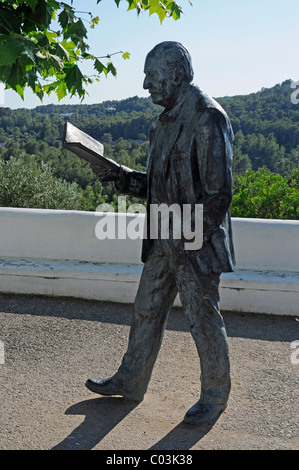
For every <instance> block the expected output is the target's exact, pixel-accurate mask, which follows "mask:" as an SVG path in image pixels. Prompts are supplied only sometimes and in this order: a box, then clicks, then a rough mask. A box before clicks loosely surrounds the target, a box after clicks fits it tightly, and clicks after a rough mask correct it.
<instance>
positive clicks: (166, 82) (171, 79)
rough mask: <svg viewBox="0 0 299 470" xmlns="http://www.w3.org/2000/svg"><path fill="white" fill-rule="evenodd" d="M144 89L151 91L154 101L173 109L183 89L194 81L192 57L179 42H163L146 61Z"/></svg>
mask: <svg viewBox="0 0 299 470" xmlns="http://www.w3.org/2000/svg"><path fill="white" fill-rule="evenodd" d="M144 73H145V79H144V83H143V88H144V89H146V90H149V93H150V95H151V97H152V100H153V102H154V103H156V104H160V105H161V106H164V107H165V108H171V107H172V106H173V104H174V103H175V101H176V98H177V96H178V94H179V92H180V89H181V87H183V86H184V85H187V84H189V83H190V82H191V81H192V80H193V68H192V63H191V57H190V55H189V52H188V51H187V49H186V48H185V47H184V46H183V45H182V44H180V43H179V42H173V41H165V42H161V43H160V44H158V45H157V46H155V47H154V49H152V50H151V51H150V52H149V53H148V55H147V57H146V60H145V66H144Z"/></svg>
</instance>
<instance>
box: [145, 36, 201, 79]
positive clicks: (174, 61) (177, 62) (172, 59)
mask: <svg viewBox="0 0 299 470" xmlns="http://www.w3.org/2000/svg"><path fill="white" fill-rule="evenodd" d="M155 55H157V56H158V57H159V59H163V61H164V63H165V65H166V67H167V68H172V69H174V68H177V67H180V68H181V69H182V70H183V71H184V73H185V79H186V80H187V81H188V82H189V83H190V82H192V80H193V75H194V73H193V67H192V61H191V56H190V54H189V52H188V50H187V49H186V48H185V46H183V44H181V43H179V42H175V41H164V42H161V43H159V44H157V45H156V46H155V47H154V48H153V49H152V50H151V51H150V52H149V53H148V56H155Z"/></svg>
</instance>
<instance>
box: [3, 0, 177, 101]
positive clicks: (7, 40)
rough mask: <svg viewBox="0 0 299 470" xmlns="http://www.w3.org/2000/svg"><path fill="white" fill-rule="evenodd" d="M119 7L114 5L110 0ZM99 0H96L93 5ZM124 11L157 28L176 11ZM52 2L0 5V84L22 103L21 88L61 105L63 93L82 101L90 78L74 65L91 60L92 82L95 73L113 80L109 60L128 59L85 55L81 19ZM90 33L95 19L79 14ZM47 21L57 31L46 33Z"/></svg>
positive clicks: (157, 6)
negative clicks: (144, 15)
mask: <svg viewBox="0 0 299 470" xmlns="http://www.w3.org/2000/svg"><path fill="white" fill-rule="evenodd" d="M114 1H115V3H116V5H117V6H118V5H119V2H120V0H114ZM99 2H100V0H97V3H99ZM127 2H128V10H132V9H135V10H136V11H137V13H138V14H140V12H142V11H148V12H149V14H153V13H155V14H157V15H158V17H159V19H160V21H161V23H162V22H163V20H164V19H165V18H166V17H172V18H173V19H175V20H176V19H178V18H179V17H180V14H181V7H180V6H179V5H178V4H177V3H176V2H175V1H172V0H159V1H157V0H140V1H138V2H137V0H127ZM72 3H73V2H72V1H71V5H68V4H67V3H65V2H61V1H57V0H5V1H4V0H0V81H1V82H3V83H5V85H6V87H7V88H12V89H13V90H15V91H16V92H17V93H18V94H19V95H20V96H21V97H22V98H23V97H24V89H25V88H26V87H29V88H31V90H32V91H33V93H34V94H36V95H37V96H38V97H39V98H40V99H42V98H43V96H44V94H45V93H46V94H48V95H50V94H51V93H52V92H55V93H56V95H57V97H58V99H59V100H61V99H62V98H63V97H64V96H66V95H67V94H70V95H77V96H79V97H81V98H82V99H83V98H84V96H85V95H86V93H87V91H86V88H85V87H86V85H88V84H89V83H91V82H92V78H91V77H89V76H87V75H84V74H83V73H82V72H81V70H80V67H79V65H78V64H79V63H80V62H82V61H83V62H85V61H88V60H91V61H92V62H93V66H94V70H95V79H96V80H99V78H100V76H101V74H104V75H105V76H107V75H108V74H109V73H111V74H112V75H114V76H116V68H115V66H114V65H113V63H112V61H111V57H112V56H113V55H114V54H119V53H121V54H122V57H123V58H124V59H128V58H129V55H130V54H129V52H123V51H120V52H117V53H113V54H107V55H106V56H104V57H98V56H95V55H93V54H90V53H89V52H88V50H89V45H88V43H87V39H88V37H87V36H88V32H87V29H86V27H85V24H84V23H85V22H86V18H84V19H83V18H81V17H79V16H78V14H77V12H76V10H75V8H74V7H73V6H72ZM80 14H84V15H85V16H86V15H87V18H89V25H90V28H95V26H96V25H97V24H98V22H99V17H95V16H93V14H92V13H91V12H80ZM53 20H56V22H57V24H58V28H59V29H58V30H56V31H54V30H53V29H52V28H53V27H54V26H53Z"/></svg>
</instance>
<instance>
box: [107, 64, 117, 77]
mask: <svg viewBox="0 0 299 470" xmlns="http://www.w3.org/2000/svg"><path fill="white" fill-rule="evenodd" d="M107 72H108V73H109V72H110V73H112V75H113V76H114V77H116V75H117V72H116V68H115V67H114V65H113V64H112V62H108V64H107Z"/></svg>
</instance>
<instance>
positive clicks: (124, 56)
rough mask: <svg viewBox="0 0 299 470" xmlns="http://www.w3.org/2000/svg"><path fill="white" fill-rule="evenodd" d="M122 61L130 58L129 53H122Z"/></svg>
mask: <svg viewBox="0 0 299 470" xmlns="http://www.w3.org/2000/svg"><path fill="white" fill-rule="evenodd" d="M122 58H123V59H129V58H130V52H124V53H123V55H122Z"/></svg>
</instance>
